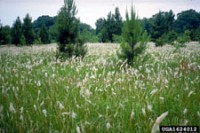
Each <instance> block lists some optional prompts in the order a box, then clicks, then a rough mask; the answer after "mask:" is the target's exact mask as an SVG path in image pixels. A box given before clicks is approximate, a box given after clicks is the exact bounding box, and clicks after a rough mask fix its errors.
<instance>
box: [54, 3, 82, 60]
mask: <svg viewBox="0 0 200 133" xmlns="http://www.w3.org/2000/svg"><path fill="white" fill-rule="evenodd" d="M76 14H77V10H76V5H75V2H74V0H64V6H63V7H62V8H61V9H60V11H59V13H58V17H57V21H56V25H57V30H58V38H57V40H58V42H59V44H58V46H59V52H60V53H61V55H62V57H72V56H76V57H77V56H84V55H85V54H86V48H85V47H84V43H83V41H82V40H81V39H80V36H79V25H80V22H79V20H78V19H77V18H76V17H75V15H76Z"/></svg>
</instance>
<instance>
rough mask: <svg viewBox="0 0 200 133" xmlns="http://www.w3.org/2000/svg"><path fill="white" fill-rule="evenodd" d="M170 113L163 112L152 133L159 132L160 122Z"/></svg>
mask: <svg viewBox="0 0 200 133" xmlns="http://www.w3.org/2000/svg"><path fill="white" fill-rule="evenodd" d="M167 115H168V112H165V113H163V114H161V115H160V116H159V117H157V119H156V122H155V123H154V125H153V127H152V130H151V133H157V132H159V125H160V123H161V122H162V121H163V120H164V119H165V117H166V116H167Z"/></svg>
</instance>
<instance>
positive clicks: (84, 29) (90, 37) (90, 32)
mask: <svg viewBox="0 0 200 133" xmlns="http://www.w3.org/2000/svg"><path fill="white" fill-rule="evenodd" d="M80 38H81V39H82V40H83V42H98V37H97V36H96V33H95V30H94V29H93V28H92V27H91V26H90V25H88V24H85V23H81V24H80Z"/></svg>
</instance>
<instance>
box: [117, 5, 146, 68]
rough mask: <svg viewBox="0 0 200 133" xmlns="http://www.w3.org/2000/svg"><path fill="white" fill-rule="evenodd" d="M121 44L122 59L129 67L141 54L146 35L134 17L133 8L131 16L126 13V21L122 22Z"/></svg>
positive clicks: (144, 46)
mask: <svg viewBox="0 0 200 133" xmlns="http://www.w3.org/2000/svg"><path fill="white" fill-rule="evenodd" d="M122 37H123V42H122V43H121V54H120V55H119V56H120V57H122V58H123V59H125V60H127V63H128V64H129V65H131V64H132V63H133V60H134V58H135V57H137V56H138V55H139V54H141V53H142V52H143V51H144V50H145V48H146V43H147V38H148V37H147V34H146V32H145V33H143V30H142V25H141V23H140V21H139V20H138V17H137V16H136V14H135V12H134V9H133V7H131V15H130V16H129V14H128V12H126V21H125V22H124V26H123V32H122Z"/></svg>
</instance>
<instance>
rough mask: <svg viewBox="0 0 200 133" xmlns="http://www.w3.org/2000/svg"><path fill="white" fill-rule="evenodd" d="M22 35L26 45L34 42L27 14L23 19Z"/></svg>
mask: <svg viewBox="0 0 200 133" xmlns="http://www.w3.org/2000/svg"><path fill="white" fill-rule="evenodd" d="M23 35H24V37H25V38H26V44H27V45H30V44H33V42H34V33H33V25H32V18H31V17H30V16H29V14H27V15H26V17H25V18H24V23H23Z"/></svg>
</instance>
